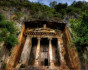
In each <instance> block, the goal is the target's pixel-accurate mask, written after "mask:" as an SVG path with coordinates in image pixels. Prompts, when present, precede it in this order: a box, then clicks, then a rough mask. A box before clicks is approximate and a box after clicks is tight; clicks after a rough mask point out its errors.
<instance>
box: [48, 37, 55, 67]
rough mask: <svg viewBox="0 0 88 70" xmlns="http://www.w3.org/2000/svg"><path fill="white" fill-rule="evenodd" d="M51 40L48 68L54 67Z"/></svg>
mask: <svg viewBox="0 0 88 70" xmlns="http://www.w3.org/2000/svg"><path fill="white" fill-rule="evenodd" d="M51 40H52V38H49V57H50V66H54V63H53V54H52V43H51Z"/></svg>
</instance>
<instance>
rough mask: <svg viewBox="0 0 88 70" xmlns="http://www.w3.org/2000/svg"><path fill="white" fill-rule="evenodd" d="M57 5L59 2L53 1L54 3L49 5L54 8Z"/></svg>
mask: <svg viewBox="0 0 88 70" xmlns="http://www.w3.org/2000/svg"><path fill="white" fill-rule="evenodd" d="M56 4H57V2H56V1H53V2H50V4H49V5H50V7H52V8H54V7H55V5H56Z"/></svg>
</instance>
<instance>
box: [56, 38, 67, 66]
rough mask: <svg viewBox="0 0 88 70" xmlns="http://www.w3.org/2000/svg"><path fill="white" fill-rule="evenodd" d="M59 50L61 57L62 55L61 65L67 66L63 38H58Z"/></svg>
mask: <svg viewBox="0 0 88 70" xmlns="http://www.w3.org/2000/svg"><path fill="white" fill-rule="evenodd" d="M57 40H58V50H59V55H60V63H61V65H62V64H66V62H65V59H64V55H65V49H64V47H63V40H62V38H58V39H57Z"/></svg>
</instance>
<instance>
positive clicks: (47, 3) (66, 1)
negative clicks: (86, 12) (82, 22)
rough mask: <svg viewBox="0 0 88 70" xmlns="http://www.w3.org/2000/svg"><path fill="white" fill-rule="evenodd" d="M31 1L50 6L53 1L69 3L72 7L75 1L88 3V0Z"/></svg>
mask: <svg viewBox="0 0 88 70" xmlns="http://www.w3.org/2000/svg"><path fill="white" fill-rule="evenodd" d="M29 1H31V2H39V3H43V4H45V5H48V6H49V4H50V2H53V1H56V2H57V3H68V5H70V4H71V3H72V2H73V1H87V2H88V0H29Z"/></svg>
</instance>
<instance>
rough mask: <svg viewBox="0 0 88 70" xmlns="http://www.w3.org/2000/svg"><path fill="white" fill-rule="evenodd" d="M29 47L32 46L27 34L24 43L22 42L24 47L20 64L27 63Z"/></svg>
mask: <svg viewBox="0 0 88 70" xmlns="http://www.w3.org/2000/svg"><path fill="white" fill-rule="evenodd" d="M31 47H32V42H31V37H29V36H27V38H26V41H25V44H24V48H23V51H22V54H21V59H20V62H21V63H22V64H26V65H28V61H29V56H30V52H31Z"/></svg>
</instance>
